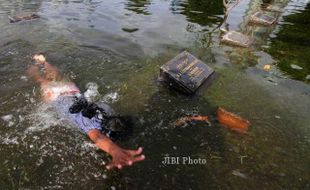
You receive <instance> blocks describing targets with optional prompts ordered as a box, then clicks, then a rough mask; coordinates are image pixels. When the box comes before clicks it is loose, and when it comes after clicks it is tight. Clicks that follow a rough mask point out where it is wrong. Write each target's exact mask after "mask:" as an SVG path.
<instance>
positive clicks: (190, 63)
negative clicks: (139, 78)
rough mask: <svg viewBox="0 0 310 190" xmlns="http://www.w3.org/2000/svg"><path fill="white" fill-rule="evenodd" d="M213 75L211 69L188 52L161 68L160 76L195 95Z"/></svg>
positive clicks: (173, 85)
mask: <svg viewBox="0 0 310 190" xmlns="http://www.w3.org/2000/svg"><path fill="white" fill-rule="evenodd" d="M213 73H214V70H213V69H212V68H211V67H209V66H208V65H207V64H205V63H204V62H202V61H201V60H199V59H197V58H196V57H195V56H193V55H192V54H190V53H188V52H186V51H185V52H183V53H181V54H179V55H177V56H176V57H175V58H173V59H172V60H170V61H169V62H167V63H166V64H164V65H163V66H161V67H160V76H161V77H162V78H163V79H164V80H165V81H166V82H167V83H168V84H169V85H170V86H172V87H174V88H176V89H178V90H180V91H182V92H185V93H187V94H193V93H194V92H195V91H196V90H197V89H198V88H199V87H200V86H201V85H202V84H203V83H204V82H205V81H206V80H207V79H208V78H209V77H210V76H211V75H212V74H213Z"/></svg>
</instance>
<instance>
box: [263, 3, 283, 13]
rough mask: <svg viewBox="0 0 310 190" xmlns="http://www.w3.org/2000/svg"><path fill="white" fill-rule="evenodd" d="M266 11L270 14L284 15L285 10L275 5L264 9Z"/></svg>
mask: <svg viewBox="0 0 310 190" xmlns="http://www.w3.org/2000/svg"><path fill="white" fill-rule="evenodd" d="M264 10H265V11H270V12H278V13H282V12H283V9H281V8H280V7H278V6H275V5H268V6H267V7H265V8H264Z"/></svg>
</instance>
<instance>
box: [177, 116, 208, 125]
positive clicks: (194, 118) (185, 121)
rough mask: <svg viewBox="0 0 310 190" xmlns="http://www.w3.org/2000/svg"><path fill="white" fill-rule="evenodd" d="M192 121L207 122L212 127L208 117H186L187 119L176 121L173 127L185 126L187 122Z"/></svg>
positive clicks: (182, 118)
mask: <svg viewBox="0 0 310 190" xmlns="http://www.w3.org/2000/svg"><path fill="white" fill-rule="evenodd" d="M190 121H205V122H207V123H208V124H209V125H210V122H209V117H208V116H201V115H198V116H185V117H181V118H180V119H178V120H176V121H175V122H174V123H173V126H174V127H177V126H181V125H185V124H186V123H187V122H190Z"/></svg>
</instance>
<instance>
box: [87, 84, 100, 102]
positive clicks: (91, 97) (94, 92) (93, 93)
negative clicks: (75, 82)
mask: <svg viewBox="0 0 310 190" xmlns="http://www.w3.org/2000/svg"><path fill="white" fill-rule="evenodd" d="M86 88H87V90H86V91H85V92H84V97H85V98H86V99H87V101H89V102H94V101H96V98H97V97H98V96H99V95H100V94H99V92H98V85H97V84H96V83H94V82H89V83H87V84H86Z"/></svg>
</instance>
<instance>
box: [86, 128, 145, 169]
mask: <svg viewBox="0 0 310 190" xmlns="http://www.w3.org/2000/svg"><path fill="white" fill-rule="evenodd" d="M87 134H88V136H89V138H90V139H91V140H92V141H93V142H94V143H95V145H96V146H97V147H98V148H100V149H101V150H103V151H105V152H107V153H108V154H110V155H111V156H112V162H111V163H110V164H108V165H107V169H112V168H114V167H117V168H118V169H121V168H122V167H123V166H131V165H132V164H133V163H135V162H138V161H141V160H144V159H145V156H144V155H143V154H141V153H142V148H141V147H140V148H139V149H137V150H126V149H123V148H121V147H119V146H118V145H116V144H115V143H113V141H111V139H109V138H108V137H107V136H105V135H104V134H102V133H101V131H99V130H97V129H92V130H90V131H89V132H88V133H87Z"/></svg>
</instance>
